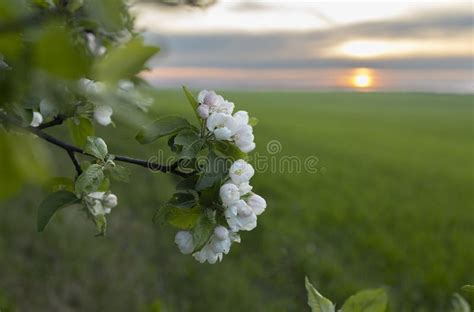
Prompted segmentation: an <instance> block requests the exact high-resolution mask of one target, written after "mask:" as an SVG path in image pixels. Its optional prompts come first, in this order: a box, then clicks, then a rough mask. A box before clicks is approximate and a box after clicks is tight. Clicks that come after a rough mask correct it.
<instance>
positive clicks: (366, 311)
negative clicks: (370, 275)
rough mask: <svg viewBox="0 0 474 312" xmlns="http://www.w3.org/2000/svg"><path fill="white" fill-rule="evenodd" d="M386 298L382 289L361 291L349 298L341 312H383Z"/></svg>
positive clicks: (386, 301)
mask: <svg viewBox="0 0 474 312" xmlns="http://www.w3.org/2000/svg"><path fill="white" fill-rule="evenodd" d="M387 304H388V298H387V294H386V293H385V290H384V289H383V288H379V289H369V290H363V291H360V292H358V293H356V294H355V295H353V296H351V297H349V299H347V300H346V302H345V303H344V305H343V306H342V308H341V311H342V312H385V311H386V310H387Z"/></svg>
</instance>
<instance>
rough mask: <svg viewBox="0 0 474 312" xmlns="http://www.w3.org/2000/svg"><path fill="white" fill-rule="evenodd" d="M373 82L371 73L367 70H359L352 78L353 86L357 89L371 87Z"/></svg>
mask: <svg viewBox="0 0 474 312" xmlns="http://www.w3.org/2000/svg"><path fill="white" fill-rule="evenodd" d="M372 81H373V77H372V73H371V71H370V70H368V69H365V68H361V69H357V70H356V71H355V72H354V73H353V75H352V78H351V84H352V86H354V87H356V88H368V87H371V86H372Z"/></svg>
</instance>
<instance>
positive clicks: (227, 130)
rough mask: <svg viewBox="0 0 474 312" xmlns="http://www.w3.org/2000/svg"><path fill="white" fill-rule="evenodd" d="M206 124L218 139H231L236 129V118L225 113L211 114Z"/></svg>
mask: <svg viewBox="0 0 474 312" xmlns="http://www.w3.org/2000/svg"><path fill="white" fill-rule="evenodd" d="M206 125H207V129H209V131H212V132H213V133H214V135H215V137H216V139H217V140H229V139H230V138H231V137H232V135H233V134H234V132H235V129H236V123H235V120H234V118H233V117H232V116H230V115H226V114H223V113H213V114H211V115H210V116H209V118H208V119H207V122H206Z"/></svg>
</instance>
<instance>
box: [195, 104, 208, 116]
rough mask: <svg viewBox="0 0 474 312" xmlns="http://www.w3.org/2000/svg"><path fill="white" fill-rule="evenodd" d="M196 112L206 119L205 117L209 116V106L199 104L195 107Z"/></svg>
mask: <svg viewBox="0 0 474 312" xmlns="http://www.w3.org/2000/svg"><path fill="white" fill-rule="evenodd" d="M197 113H198V115H199V117H201V118H202V119H207V117H209V106H207V105H199V106H198V108H197Z"/></svg>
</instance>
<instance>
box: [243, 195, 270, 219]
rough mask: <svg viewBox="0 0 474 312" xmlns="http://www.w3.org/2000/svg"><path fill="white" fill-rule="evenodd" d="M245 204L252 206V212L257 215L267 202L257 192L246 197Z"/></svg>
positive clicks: (263, 209)
mask: <svg viewBox="0 0 474 312" xmlns="http://www.w3.org/2000/svg"><path fill="white" fill-rule="evenodd" d="M247 205H249V207H250V208H252V210H253V212H254V213H255V214H256V215H257V216H259V215H261V214H262V213H263V212H264V211H265V209H266V208H267V202H266V201H265V199H264V198H263V197H262V196H260V195H257V194H252V195H250V197H249V198H248V199H247Z"/></svg>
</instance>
